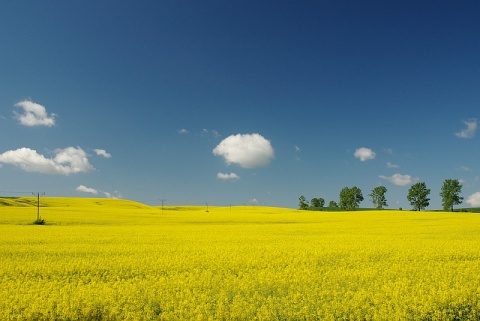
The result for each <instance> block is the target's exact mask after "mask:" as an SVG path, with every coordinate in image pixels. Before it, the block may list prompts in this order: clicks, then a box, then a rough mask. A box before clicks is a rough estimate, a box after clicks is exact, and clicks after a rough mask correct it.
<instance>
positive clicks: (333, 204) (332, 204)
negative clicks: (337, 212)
mask: <svg viewBox="0 0 480 321" xmlns="http://www.w3.org/2000/svg"><path fill="white" fill-rule="evenodd" d="M328 207H333V208H337V207H338V204H337V202H335V201H330V203H328Z"/></svg>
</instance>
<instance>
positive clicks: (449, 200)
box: [440, 179, 463, 212]
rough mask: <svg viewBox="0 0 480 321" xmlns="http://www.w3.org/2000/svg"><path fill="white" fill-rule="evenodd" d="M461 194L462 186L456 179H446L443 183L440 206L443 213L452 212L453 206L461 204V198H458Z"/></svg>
mask: <svg viewBox="0 0 480 321" xmlns="http://www.w3.org/2000/svg"><path fill="white" fill-rule="evenodd" d="M461 192H462V184H460V182H459V181H458V179H446V180H445V181H444V182H443V186H442V191H441V192H440V196H441V197H442V206H443V209H444V210H445V211H451V212H453V205H458V204H462V202H463V197H460V196H458V194H460V193H461Z"/></svg>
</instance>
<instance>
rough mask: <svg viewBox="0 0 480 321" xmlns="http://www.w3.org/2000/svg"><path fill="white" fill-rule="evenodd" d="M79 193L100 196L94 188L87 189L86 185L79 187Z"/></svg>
mask: <svg viewBox="0 0 480 321" xmlns="http://www.w3.org/2000/svg"><path fill="white" fill-rule="evenodd" d="M76 190H77V192H82V193H90V194H95V195H97V194H98V191H97V190H96V189H94V188H90V187H86V186H84V185H80V186H78V187H77V189H76Z"/></svg>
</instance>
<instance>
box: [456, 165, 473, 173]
mask: <svg viewBox="0 0 480 321" xmlns="http://www.w3.org/2000/svg"><path fill="white" fill-rule="evenodd" d="M459 170H461V171H464V172H472V171H473V169H471V168H470V167H467V166H460V168H459Z"/></svg>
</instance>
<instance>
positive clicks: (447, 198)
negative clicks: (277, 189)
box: [298, 179, 463, 211]
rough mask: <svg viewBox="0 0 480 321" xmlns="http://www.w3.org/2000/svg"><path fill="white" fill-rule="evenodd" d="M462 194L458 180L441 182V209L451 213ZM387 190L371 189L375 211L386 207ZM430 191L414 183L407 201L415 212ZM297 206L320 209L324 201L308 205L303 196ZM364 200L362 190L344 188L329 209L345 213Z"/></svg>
mask: <svg viewBox="0 0 480 321" xmlns="http://www.w3.org/2000/svg"><path fill="white" fill-rule="evenodd" d="M461 192H462V184H460V182H459V180H458V179H446V180H445V181H444V182H443V185H442V190H441V192H440V196H441V197H442V207H443V210H444V211H453V206H454V205H459V204H461V203H462V202H463V197H461V196H459V194H460V193H461ZM386 193H387V188H386V187H385V186H377V187H375V188H374V189H372V191H371V193H370V194H368V196H370V198H371V200H372V203H373V205H374V207H375V208H376V209H379V210H381V209H383V208H384V207H386V206H388V204H387V198H386V196H385V194H386ZM429 195H430V189H429V188H427V185H426V184H425V182H420V183H415V184H413V185H412V186H411V187H410V189H409V190H408V195H407V200H408V201H409V202H410V204H411V205H412V207H413V209H414V210H415V211H420V210H423V209H425V208H427V207H428V206H429V205H430V198H428V196H429ZM298 200H299V203H298V206H299V208H300V209H301V210H307V209H322V208H323V207H324V206H325V199H323V198H316V197H315V198H312V199H311V201H310V204H309V202H308V200H307V199H306V198H305V196H303V195H302V196H300V197H299V198H298ZM363 200H364V198H363V194H362V190H361V189H360V188H358V187H357V186H353V187H344V188H342V190H341V191H340V195H339V202H338V204H337V202H335V201H330V203H329V204H328V207H329V208H340V209H342V210H346V211H352V210H355V209H357V208H358V207H359V205H360V202H362V201H363Z"/></svg>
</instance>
